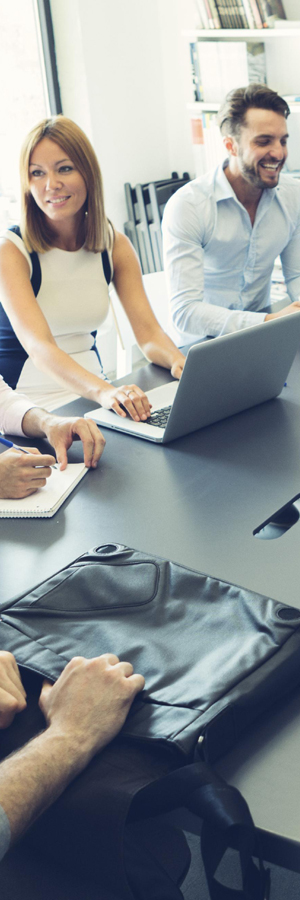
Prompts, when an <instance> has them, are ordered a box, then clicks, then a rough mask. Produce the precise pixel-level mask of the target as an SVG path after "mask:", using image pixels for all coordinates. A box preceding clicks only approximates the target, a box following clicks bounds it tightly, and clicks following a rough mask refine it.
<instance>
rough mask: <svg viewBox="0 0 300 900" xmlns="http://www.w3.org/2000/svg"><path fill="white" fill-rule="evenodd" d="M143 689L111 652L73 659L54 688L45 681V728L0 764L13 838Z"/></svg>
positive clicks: (105, 738)
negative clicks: (92, 657)
mask: <svg viewBox="0 0 300 900" xmlns="http://www.w3.org/2000/svg"><path fill="white" fill-rule="evenodd" d="M143 687H144V678H143V677H142V676H141V675H135V674H133V668H132V666H131V664H130V663H127V662H119V660H118V657H117V656H114V655H113V654H110V653H107V654H104V655H103V656H100V657H97V658H95V659H89V660H87V659H83V658H82V657H75V658H74V659H72V660H71V662H70V663H68V665H67V666H66V668H65V669H64V671H63V673H62V674H61V675H60V677H59V679H58V681H57V682H56V683H55V685H53V687H52V686H51V685H50V684H49V683H44V686H43V689H42V692H41V696H40V701H39V702H40V707H41V709H42V712H43V713H44V716H45V719H46V721H47V725H48V728H47V729H46V730H45V731H44V732H42V734H40V735H38V737H36V738H34V739H33V740H32V741H31V742H30V743H29V744H27V745H26V746H25V747H23V749H21V750H19V751H18V752H17V753H15V754H13V755H12V756H10V757H8V758H7V759H6V760H4V762H2V763H1V765H0V809H1V808H2V810H3V811H4V814H5V815H4V817H3V815H2V819H3V818H4V825H5V822H6V824H7V820H8V823H9V829H10V839H11V841H14V840H15V839H16V838H17V837H19V836H20V835H21V834H22V833H23V831H24V830H25V829H26V828H28V827H29V826H30V825H31V824H32V822H33V821H34V820H35V819H36V818H37V817H38V816H39V815H40V814H41V813H42V812H43V811H44V810H45V809H47V807H48V806H50V804H51V803H53V802H54V800H56V799H57V797H58V796H59V795H60V794H61V793H62V791H63V790H64V789H65V788H66V787H67V785H68V784H69V783H70V781H72V780H73V778H75V777H76V775H78V774H79V772H81V771H82V769H84V768H85V766H87V765H88V763H89V762H90V760H91V759H92V757H93V756H94V754H95V753H98V752H99V751H100V750H102V749H103V747H105V746H106V744H108V743H109V742H110V741H111V740H112V739H113V738H114V737H115V735H116V734H117V733H118V731H119V730H120V728H121V727H122V725H123V723H124V722H125V719H126V716H127V714H128V712H129V709H130V706H131V704H132V702H133V700H134V698H135V696H136V694H137V693H138V692H139V691H141V690H142V689H143ZM5 816H6V819H5ZM0 825H1V819H0ZM2 830H3V831H4V828H3V829H2ZM5 843H6V844H7V841H6V842H5V837H4V846H5Z"/></svg>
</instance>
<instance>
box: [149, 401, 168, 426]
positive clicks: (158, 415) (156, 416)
mask: <svg viewBox="0 0 300 900" xmlns="http://www.w3.org/2000/svg"><path fill="white" fill-rule="evenodd" d="M170 412H171V406H164V408H163V409H156V410H155V412H153V413H151V416H150V419H147V422H145V425H156V427H157V428H165V427H166V424H167V421H168V418H169V415H170Z"/></svg>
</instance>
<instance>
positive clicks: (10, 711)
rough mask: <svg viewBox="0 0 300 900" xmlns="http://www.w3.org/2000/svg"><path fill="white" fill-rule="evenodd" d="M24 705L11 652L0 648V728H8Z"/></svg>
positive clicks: (23, 697) (22, 689)
mask: <svg viewBox="0 0 300 900" xmlns="http://www.w3.org/2000/svg"><path fill="white" fill-rule="evenodd" d="M25 707H26V693H25V690H24V688H23V685H22V682H21V678H20V674H19V669H18V666H17V663H16V660H15V658H14V656H13V655H12V653H7V652H6V651H5V650H0V728H8V725H11V723H12V721H13V719H14V717H15V715H16V713H18V712H22V710H23V709H25Z"/></svg>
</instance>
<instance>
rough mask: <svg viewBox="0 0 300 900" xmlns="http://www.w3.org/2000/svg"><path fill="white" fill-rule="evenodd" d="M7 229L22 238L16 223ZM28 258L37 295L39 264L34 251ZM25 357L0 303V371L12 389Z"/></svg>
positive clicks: (24, 351)
mask: <svg viewBox="0 0 300 900" xmlns="http://www.w3.org/2000/svg"><path fill="white" fill-rule="evenodd" d="M8 230H9V231H14V233H15V234H17V235H18V237H20V238H22V235H21V231H20V228H19V226H18V225H13V226H12V227H11V228H9V229H8ZM30 258H31V263H32V276H31V284H32V288H33V291H34V294H35V296H37V294H38V292H39V290H40V286H41V281H42V274H41V266H40V261H39V258H38V254H37V253H36V252H35V251H34V252H33V253H30ZM26 359H28V353H26V350H24V347H22V344H21V343H20V341H19V340H18V338H17V335H16V334H15V332H14V330H13V328H12V326H11V323H10V320H9V318H8V316H7V315H6V312H5V310H4V309H3V306H2V305H1V304H0V372H1V375H2V376H3V378H4V381H6V383H7V384H9V386H10V387H11V388H13V389H15V388H16V386H17V383H18V381H19V378H20V375H21V372H22V369H23V366H24V363H25V362H26Z"/></svg>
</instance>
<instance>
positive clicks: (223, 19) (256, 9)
mask: <svg viewBox="0 0 300 900" xmlns="http://www.w3.org/2000/svg"><path fill="white" fill-rule="evenodd" d="M195 5H196V9H197V14H198V19H199V25H200V28H201V29H203V30H204V31H205V30H211V29H217V28H219V29H220V28H229V29H234V28H251V29H252V28H253V29H254V28H273V27H274V25H275V22H276V21H278V20H280V19H286V15H285V11H284V8H283V4H282V0H195Z"/></svg>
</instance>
